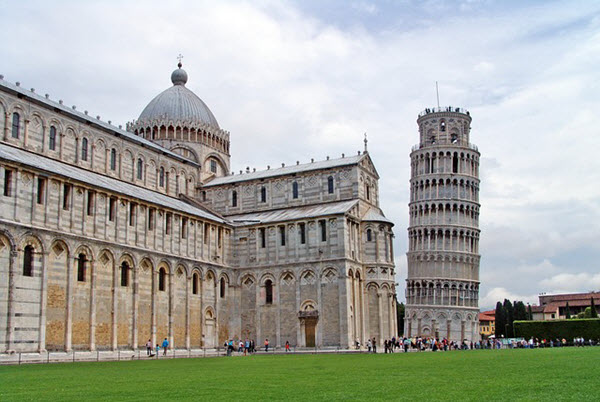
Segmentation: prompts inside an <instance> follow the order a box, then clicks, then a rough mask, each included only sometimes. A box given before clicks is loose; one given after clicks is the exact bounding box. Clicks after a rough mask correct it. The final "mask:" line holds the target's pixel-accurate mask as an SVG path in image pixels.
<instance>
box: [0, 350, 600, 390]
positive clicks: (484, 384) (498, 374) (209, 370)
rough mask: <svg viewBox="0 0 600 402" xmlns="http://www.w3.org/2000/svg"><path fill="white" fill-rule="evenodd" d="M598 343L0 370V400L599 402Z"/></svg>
mask: <svg viewBox="0 0 600 402" xmlns="http://www.w3.org/2000/svg"><path fill="white" fill-rule="evenodd" d="M599 363H600V347H594V348H591V347H586V348H560V349H559V348H554V349H537V350H502V351H496V350H476V351H464V352H446V353H441V352H436V353H407V354H403V353H395V354H391V355H386V354H378V355H367V354H361V355H293V356H292V355H289V356H285V355H283V356H282V355H275V356H252V357H231V358H224V357H221V358H207V359H175V360H151V361H131V362H104V363H102V362H100V363H64V364H40V365H23V366H3V367H0V400H1V401H3V402H4V401H11V400H36V401H37V400H54V401H63V400H92V399H103V400H107V399H114V400H184V399H187V400H198V399H212V400H214V399H217V400H266V399H275V400H281V399H296V400H336V399H363V400H364V399H379V400H383V399H407V400H421V401H427V400H439V399H444V400H478V401H482V400H484V401H486V400H546V401H550V400H552V401H554V400H578V401H582V400H599V399H600V379H599V377H598V364H599Z"/></svg>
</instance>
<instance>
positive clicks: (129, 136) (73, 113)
mask: <svg viewBox="0 0 600 402" xmlns="http://www.w3.org/2000/svg"><path fill="white" fill-rule="evenodd" d="M2 87H4V88H5V89H7V90H8V91H7V92H11V91H12V92H16V93H19V94H21V95H23V96H24V97H26V98H29V99H31V101H33V102H34V103H39V104H42V105H45V106H47V107H49V108H52V109H58V110H60V111H61V112H63V113H65V114H67V115H69V116H70V117H72V118H74V119H76V120H83V121H86V122H89V123H91V124H93V125H97V126H100V127H102V128H103V129H104V130H108V131H109V132H111V133H112V134H113V135H115V136H118V137H124V138H125V139H126V140H127V141H130V142H134V143H137V144H139V145H141V146H143V147H146V148H149V149H151V150H153V151H155V152H158V153H161V154H165V155H168V156H169V157H171V158H174V159H177V160H179V161H182V162H185V163H189V164H190V165H194V166H199V165H198V163H196V162H194V161H192V160H190V159H187V158H184V157H183V156H181V155H179V154H177V153H175V152H173V151H170V150H169V149H167V148H163V147H161V146H160V145H158V144H155V143H154V142H152V141H149V140H147V139H145V138H142V137H140V136H138V135H135V134H133V133H130V132H129V131H126V130H123V129H120V128H118V127H115V126H113V125H112V124H108V123H106V122H103V121H102V120H100V119H96V118H94V117H92V116H88V115H87V114H85V113H82V112H80V111H78V110H75V109H73V108H71V107H68V106H65V105H64V104H61V103H59V102H55V101H53V100H51V99H49V98H46V97H44V96H40V95H38V94H37V93H36V92H32V91H28V90H26V89H24V88H22V87H20V86H17V85H15V84H12V83H10V82H8V81H5V80H3V79H0V88H2Z"/></svg>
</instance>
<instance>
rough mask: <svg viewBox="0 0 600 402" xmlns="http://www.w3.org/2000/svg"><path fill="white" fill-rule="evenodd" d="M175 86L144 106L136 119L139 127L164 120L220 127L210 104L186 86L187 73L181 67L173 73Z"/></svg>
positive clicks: (180, 124) (172, 78) (164, 121)
mask: <svg viewBox="0 0 600 402" xmlns="http://www.w3.org/2000/svg"><path fill="white" fill-rule="evenodd" d="M171 81H172V82H173V86H172V87H171V88H168V89H166V90H164V91H163V92H161V93H160V94H158V95H157V96H156V97H155V98H154V99H152V100H151V101H150V103H148V106H146V107H145V108H144V110H143V111H142V114H140V117H139V118H138V120H137V121H136V123H135V124H136V126H137V127H146V126H152V125H154V124H156V122H163V124H174V125H176V126H177V125H179V126H189V125H194V126H195V125H200V124H202V123H206V124H209V125H211V126H213V127H216V128H219V123H217V119H216V118H215V116H214V115H213V114H212V112H211V111H210V109H209V108H208V106H206V104H205V103H204V102H203V101H202V99H200V98H199V97H198V96H196V94H195V93H193V92H192V91H190V90H189V89H187V88H186V87H185V83H186V82H187V73H186V72H185V70H182V69H181V68H179V69H177V70H175V71H173V74H171Z"/></svg>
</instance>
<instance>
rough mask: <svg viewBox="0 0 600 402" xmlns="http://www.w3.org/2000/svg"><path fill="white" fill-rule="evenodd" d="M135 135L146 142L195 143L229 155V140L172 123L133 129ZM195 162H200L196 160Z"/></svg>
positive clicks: (207, 131)
mask: <svg viewBox="0 0 600 402" xmlns="http://www.w3.org/2000/svg"><path fill="white" fill-rule="evenodd" d="M134 132H135V134H137V135H139V136H140V137H142V138H146V139H148V140H180V141H190V142H197V143H200V144H203V145H206V146H209V147H211V148H213V149H216V150H218V151H221V152H225V153H229V139H228V138H223V137H222V136H221V135H218V134H215V133H211V132H210V129H209V130H206V129H203V128H195V127H189V126H188V125H186V126H179V125H175V124H173V123H171V124H168V125H164V124H161V125H152V126H147V127H139V128H136V129H134ZM196 162H200V161H198V160H196Z"/></svg>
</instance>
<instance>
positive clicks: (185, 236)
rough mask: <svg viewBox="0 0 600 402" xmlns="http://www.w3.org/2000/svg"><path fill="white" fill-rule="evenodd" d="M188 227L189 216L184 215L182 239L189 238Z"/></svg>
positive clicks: (182, 219)
mask: <svg viewBox="0 0 600 402" xmlns="http://www.w3.org/2000/svg"><path fill="white" fill-rule="evenodd" d="M187 227H188V218H186V217H182V218H181V238H182V239H185V238H187Z"/></svg>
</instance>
